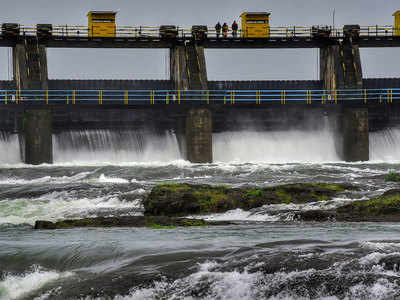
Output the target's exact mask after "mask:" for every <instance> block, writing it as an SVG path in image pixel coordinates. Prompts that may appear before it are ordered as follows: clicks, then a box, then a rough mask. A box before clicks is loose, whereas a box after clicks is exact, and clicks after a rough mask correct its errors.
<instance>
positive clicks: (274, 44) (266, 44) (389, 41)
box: [0, 35, 400, 49]
mask: <svg viewBox="0 0 400 300" xmlns="http://www.w3.org/2000/svg"><path fill="white" fill-rule="evenodd" d="M25 39H26V40H36V37H34V36H18V37H16V38H10V37H5V36H1V35H0V47H14V46H15V45H16V44H17V43H22V42H24V41H25ZM341 39H342V38H341V37H331V38H330V39H329V40H327V41H321V40H315V39H312V38H311V37H293V38H291V37H274V38H266V39H245V38H233V37H228V38H220V39H217V38H209V39H207V40H204V41H202V42H199V43H200V45H202V46H203V47H204V48H222V49H223V48H248V49H251V48H321V47H324V46H326V45H327V44H337V43H338V42H339V41H340V40H341ZM190 41H192V38H191V37H181V38H178V39H177V40H163V39H160V38H159V37H116V38H105V37H104V38H89V37H87V36H53V37H51V38H49V39H47V40H40V44H42V45H44V46H46V47H49V48H172V47H174V46H176V45H184V44H185V42H190ZM357 44H358V45H359V46H360V47H400V36H396V37H394V36H365V37H361V38H360V39H359V40H358V41H357Z"/></svg>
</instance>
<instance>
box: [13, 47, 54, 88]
mask: <svg viewBox="0 0 400 300" xmlns="http://www.w3.org/2000/svg"><path fill="white" fill-rule="evenodd" d="M13 69H14V81H15V85H16V88H17V89H19V90H27V89H31V90H45V89H47V88H48V83H47V81H48V73H47V55H46V47H45V46H42V45H39V44H38V43H37V42H33V41H30V42H28V41H27V40H25V42H24V43H22V44H17V45H16V46H15V47H14V48H13Z"/></svg>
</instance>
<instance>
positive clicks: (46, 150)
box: [24, 109, 53, 165]
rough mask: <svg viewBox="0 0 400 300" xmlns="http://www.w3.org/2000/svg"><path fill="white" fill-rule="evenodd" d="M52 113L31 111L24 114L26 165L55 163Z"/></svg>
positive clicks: (48, 111)
mask: <svg viewBox="0 0 400 300" xmlns="http://www.w3.org/2000/svg"><path fill="white" fill-rule="evenodd" d="M52 121H53V120H52V113H51V110H47V109H31V110H27V111H25V114H24V133H25V163H27V164H32V165H39V164H42V163H53V138H52V134H53V130H52Z"/></svg>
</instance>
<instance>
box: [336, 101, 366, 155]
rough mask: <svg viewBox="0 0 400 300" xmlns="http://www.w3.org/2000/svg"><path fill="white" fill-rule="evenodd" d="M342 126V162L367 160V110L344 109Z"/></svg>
mask: <svg viewBox="0 0 400 300" xmlns="http://www.w3.org/2000/svg"><path fill="white" fill-rule="evenodd" d="M342 124H343V125H342V126H343V128H342V133H343V158H344V160H345V161H348V162H352V161H367V160H369V132H368V108H345V110H344V114H343V123H342Z"/></svg>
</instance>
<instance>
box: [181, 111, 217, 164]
mask: <svg viewBox="0 0 400 300" xmlns="http://www.w3.org/2000/svg"><path fill="white" fill-rule="evenodd" d="M186 151H187V159H188V160H189V161H190V162H192V163H211V162H212V160H213V157H212V156H213V155H212V116H211V111H209V110H208V109H206V108H192V109H191V110H189V112H188V114H187V117H186Z"/></svg>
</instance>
